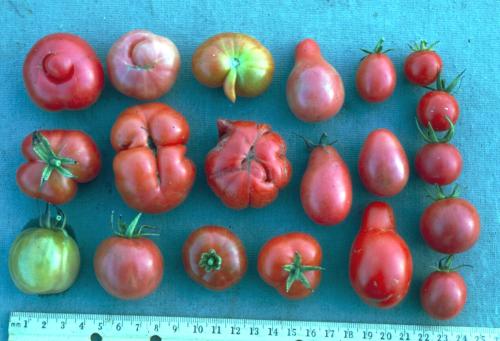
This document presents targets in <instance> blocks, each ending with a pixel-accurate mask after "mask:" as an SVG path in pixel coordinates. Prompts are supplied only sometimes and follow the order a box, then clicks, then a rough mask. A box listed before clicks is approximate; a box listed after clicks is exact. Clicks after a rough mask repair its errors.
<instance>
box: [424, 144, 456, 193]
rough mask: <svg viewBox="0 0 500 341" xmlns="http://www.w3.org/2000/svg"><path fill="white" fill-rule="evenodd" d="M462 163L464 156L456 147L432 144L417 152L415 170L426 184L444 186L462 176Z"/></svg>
mask: <svg viewBox="0 0 500 341" xmlns="http://www.w3.org/2000/svg"><path fill="white" fill-rule="evenodd" d="M462 163H463V162H462V155H461V154H460V152H459V151H458V149H457V148H456V147H455V146H454V145H452V144H448V143H430V144H426V145H425V146H423V147H422V148H421V149H420V150H419V151H418V152H417V156H416V158H415V169H416V170H417V173H418V175H419V176H420V177H421V178H422V179H423V180H424V181H425V182H427V183H429V184H437V185H440V186H443V185H448V184H451V183H452V182H454V181H455V180H456V179H457V178H458V177H459V176H460V173H461V172H462Z"/></svg>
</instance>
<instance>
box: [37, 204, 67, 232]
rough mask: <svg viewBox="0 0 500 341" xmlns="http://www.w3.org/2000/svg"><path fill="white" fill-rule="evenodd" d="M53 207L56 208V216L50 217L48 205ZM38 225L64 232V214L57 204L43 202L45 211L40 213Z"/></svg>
mask: <svg viewBox="0 0 500 341" xmlns="http://www.w3.org/2000/svg"><path fill="white" fill-rule="evenodd" d="M51 206H52V207H54V208H55V209H56V216H55V217H54V218H52V215H51V214H50V207H51ZM39 225H40V227H42V228H46V229H52V230H61V231H64V232H66V230H65V228H66V215H65V214H64V212H63V211H62V210H61V209H60V208H59V207H57V206H55V205H51V204H49V203H45V211H44V212H43V214H41V215H40V218H39Z"/></svg>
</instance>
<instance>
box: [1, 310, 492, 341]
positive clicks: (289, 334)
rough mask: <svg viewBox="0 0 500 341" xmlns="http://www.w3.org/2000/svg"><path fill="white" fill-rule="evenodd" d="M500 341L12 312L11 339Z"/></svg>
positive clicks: (447, 330) (409, 331) (465, 335)
mask: <svg viewBox="0 0 500 341" xmlns="http://www.w3.org/2000/svg"><path fill="white" fill-rule="evenodd" d="M35 340H36V341H59V340H66V341H73V340H75V341H76V340H82V341H83V340H86V341H89V340H90V341H101V340H103V341H108V340H122V341H131V340H137V341H139V340H141V341H147V340H148V341H162V340H169V341H170V340H178V341H187V340H193V341H196V340H224V341H225V340H241V341H245V340H248V341H255V340H274V341H282V340H290V341H291V340H293V341H301V340H332V341H500V328H476V327H445V326H416V325H393V324H365V323H340V322H308V321H277V320H244V319H219V318H193V317H162V316H133V315H94V314H52V313H30V312H13V313H11V315H10V320H9V341H35Z"/></svg>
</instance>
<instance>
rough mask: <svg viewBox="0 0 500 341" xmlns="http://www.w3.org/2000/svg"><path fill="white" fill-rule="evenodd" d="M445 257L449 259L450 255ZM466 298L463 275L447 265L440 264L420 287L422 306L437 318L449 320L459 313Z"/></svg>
mask: <svg viewBox="0 0 500 341" xmlns="http://www.w3.org/2000/svg"><path fill="white" fill-rule="evenodd" d="M446 259H450V260H451V256H448V257H447V258H446ZM440 263H442V262H440ZM466 300H467V286H466V285H465V282H464V279H463V277H462V276H461V275H460V274H459V273H458V272H456V271H455V270H453V269H450V268H449V267H445V268H443V267H441V266H440V268H439V270H438V271H434V272H433V273H431V274H430V275H429V276H428V277H427V278H426V279H425V281H424V283H423V284H422V288H421V289H420V302H421V304H422V307H423V308H424V310H425V311H426V312H427V313H428V314H429V315H430V316H431V317H433V318H435V319H438V320H449V319H452V318H454V317H455V316H457V315H458V314H460V312H461V311H462V310H463V308H464V306H465V301H466Z"/></svg>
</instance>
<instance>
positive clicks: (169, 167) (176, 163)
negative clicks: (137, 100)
mask: <svg viewBox="0 0 500 341" xmlns="http://www.w3.org/2000/svg"><path fill="white" fill-rule="evenodd" d="M188 138H189V125H188V123H187V121H186V119H185V118H184V116H182V115H181V114H180V113H178V112H177V111H175V110H174V109H172V108H171V107H169V106H167V105H165V104H162V103H148V104H141V105H137V106H133V107H130V108H128V109H126V110H125V111H124V112H122V113H121V114H120V116H118V118H117V119H116V122H115V124H114V125H113V128H112V130H111V144H112V145H113V148H114V149H115V151H116V152H117V154H116V156H115V158H114V160H113V171H114V173H115V184H116V188H117V189H118V192H119V193H120V194H121V196H122V198H123V200H124V201H125V202H126V203H127V204H128V205H129V206H130V207H133V208H135V209H136V210H139V211H141V212H147V213H161V212H166V211H169V210H171V209H173V208H175V207H177V206H178V205H180V204H181V203H182V202H183V201H184V199H186V197H187V195H188V194H189V192H190V190H191V187H192V186H193V183H194V179H195V173H196V169H195V165H194V163H193V162H192V161H191V160H190V159H188V158H187V157H186V151H187V148H186V143H187V140H188Z"/></svg>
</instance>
